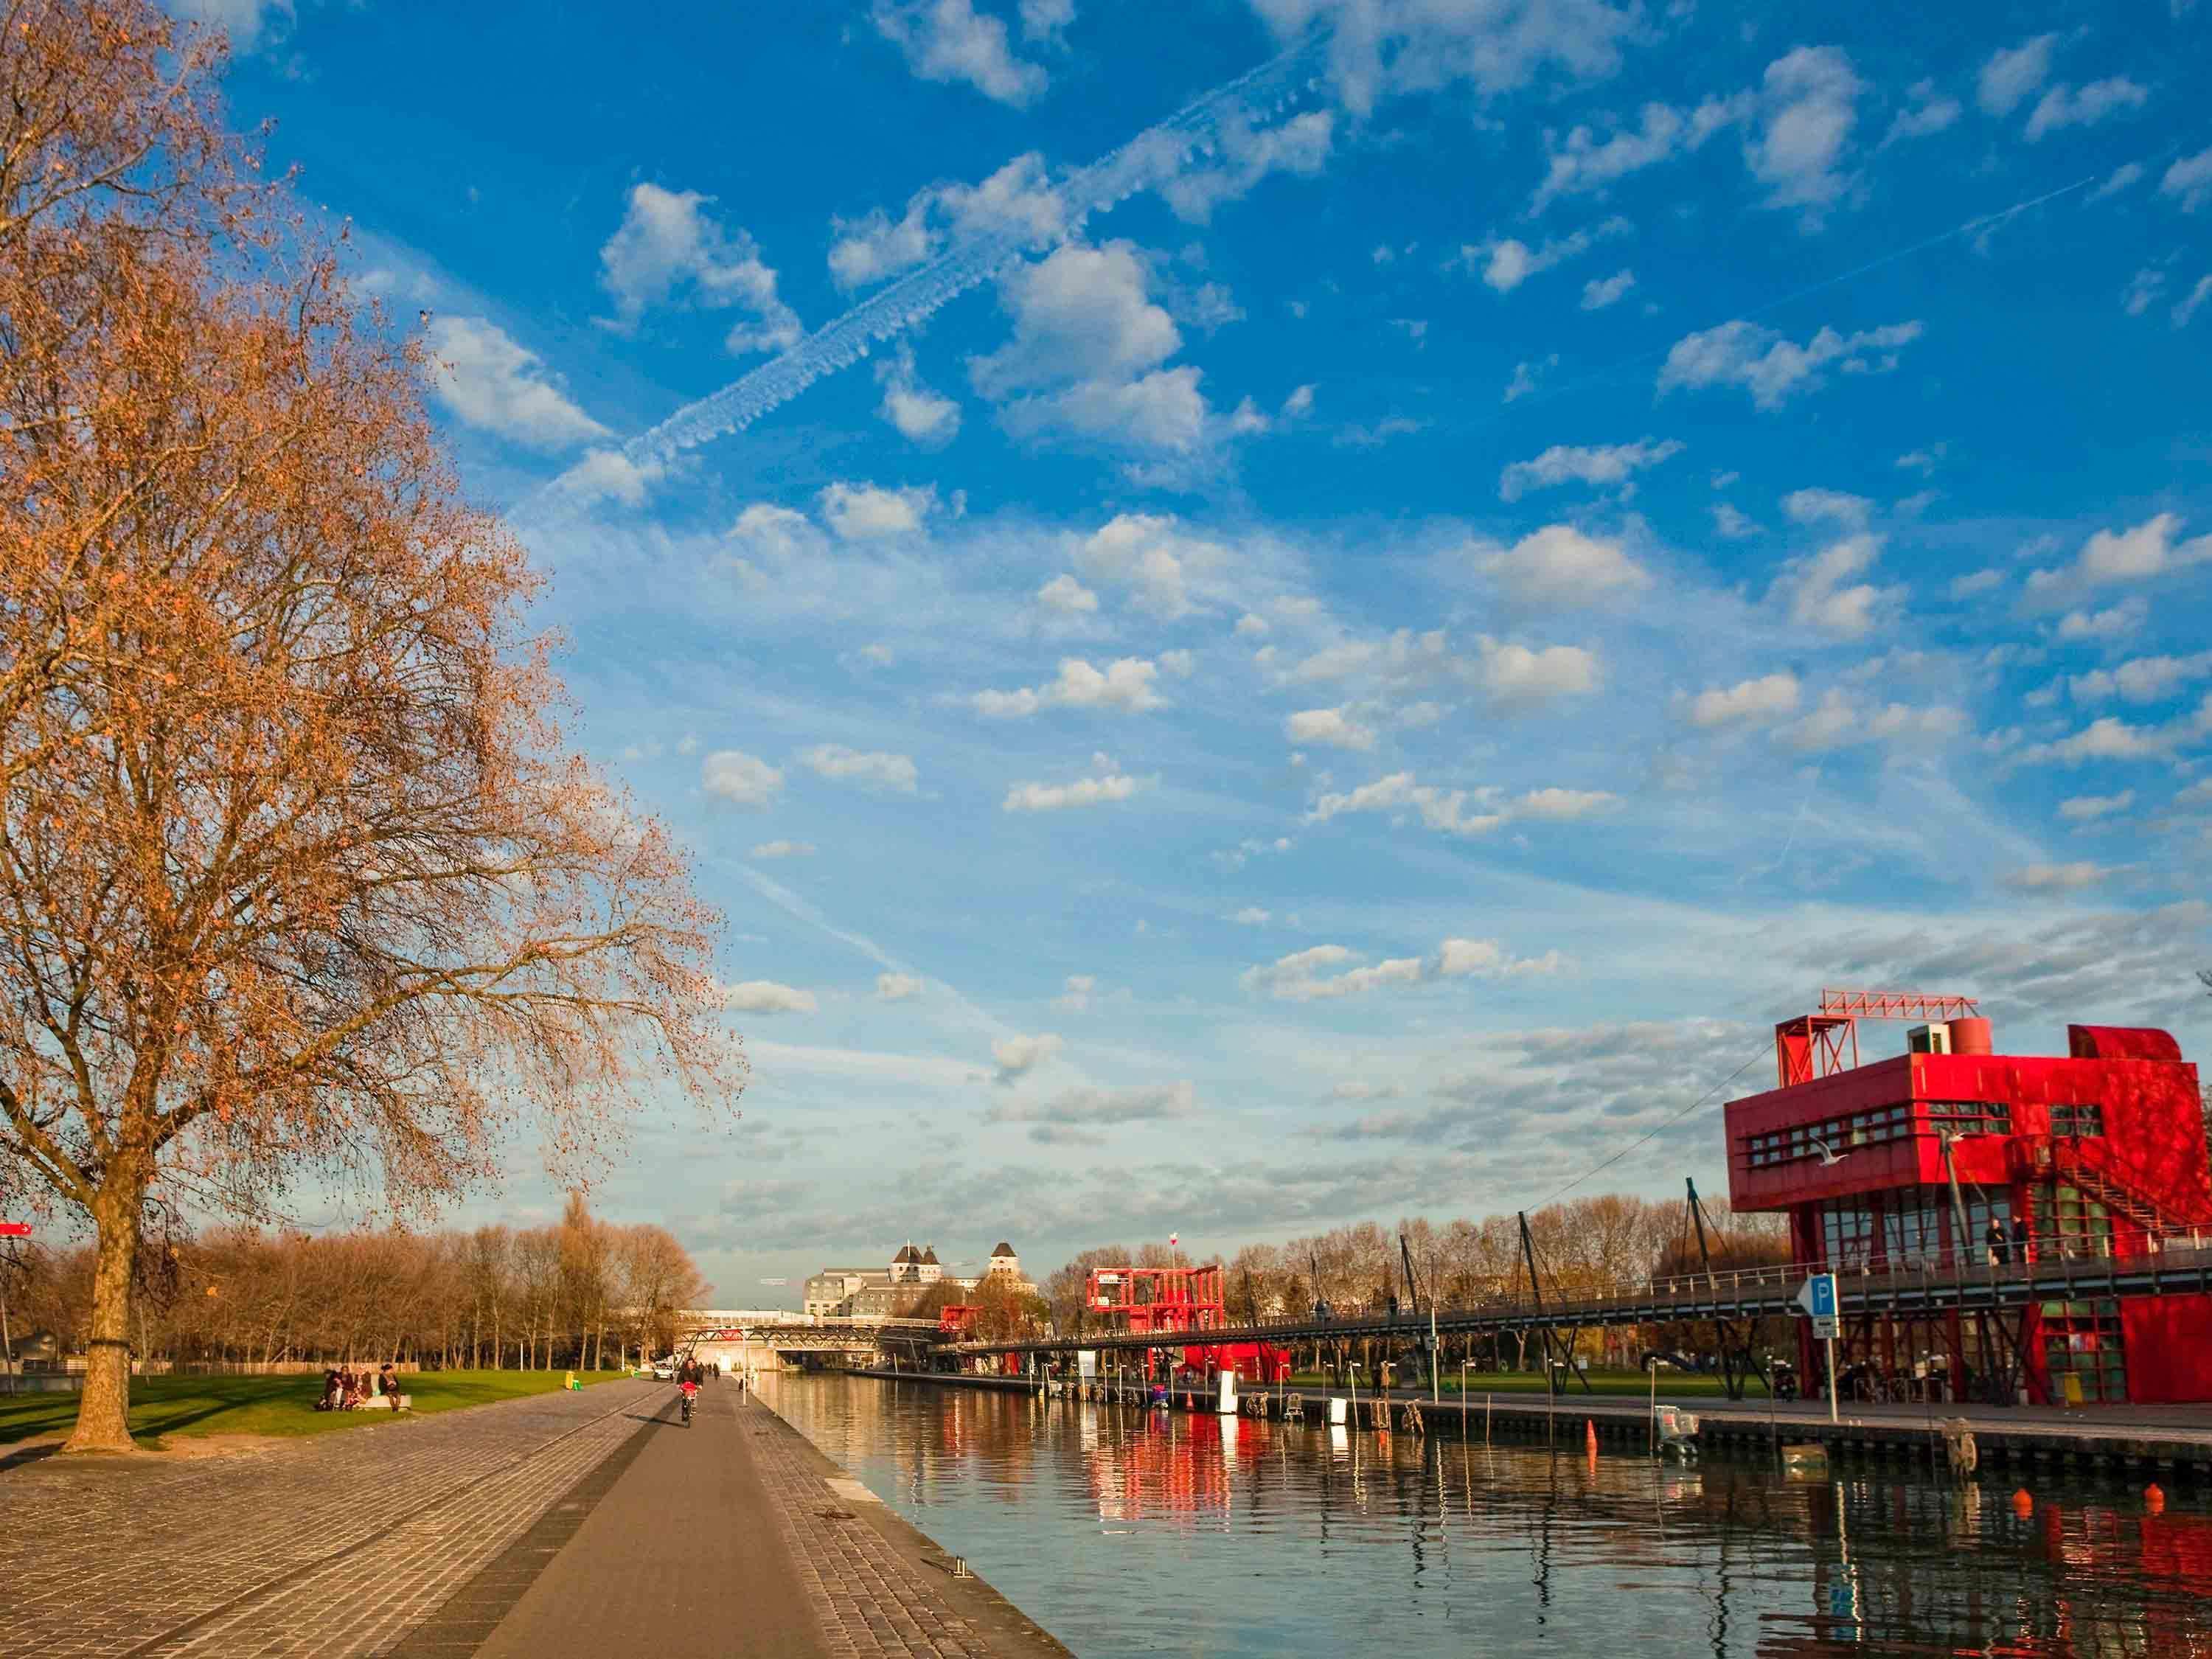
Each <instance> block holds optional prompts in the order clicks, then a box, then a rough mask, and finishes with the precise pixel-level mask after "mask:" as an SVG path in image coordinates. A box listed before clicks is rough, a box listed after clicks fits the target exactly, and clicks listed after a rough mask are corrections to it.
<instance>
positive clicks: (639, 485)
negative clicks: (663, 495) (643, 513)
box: [554, 449, 668, 507]
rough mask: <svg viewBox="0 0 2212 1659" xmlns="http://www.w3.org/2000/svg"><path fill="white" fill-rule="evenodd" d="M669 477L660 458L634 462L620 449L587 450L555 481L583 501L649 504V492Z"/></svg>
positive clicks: (633, 505) (556, 484)
mask: <svg viewBox="0 0 2212 1659" xmlns="http://www.w3.org/2000/svg"><path fill="white" fill-rule="evenodd" d="M667 476H668V468H667V466H666V465H665V464H664V463H662V462H659V461H633V460H632V459H630V458H629V456H627V455H625V454H623V453H622V451H620V450H619V449H587V450H586V451H585V452H584V459H582V460H580V461H578V462H577V463H576V464H575V465H574V466H572V467H570V468H569V469H568V471H566V472H563V473H562V475H561V476H560V477H559V478H557V479H556V480H555V483H554V487H555V488H556V489H558V490H559V491H560V492H561V493H562V494H563V495H568V496H571V497H573V498H574V499H575V500H576V501H580V502H588V501H619V502H621V503H622V504H623V506H624V507H642V506H644V505H645V495H646V491H647V489H651V488H652V487H653V485H654V484H657V483H659V482H660V481H661V480H662V479H663V478H665V477H667Z"/></svg>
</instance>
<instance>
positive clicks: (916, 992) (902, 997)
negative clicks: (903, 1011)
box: [876, 974, 922, 1002]
mask: <svg viewBox="0 0 2212 1659" xmlns="http://www.w3.org/2000/svg"><path fill="white" fill-rule="evenodd" d="M921 991H922V982H921V980H919V979H918V978H916V977H915V975H912V974H878V975H876V999H877V1000H878V1001H879V1002H905V1001H908V1000H910V999H912V998H915V997H918V996H920V995H921Z"/></svg>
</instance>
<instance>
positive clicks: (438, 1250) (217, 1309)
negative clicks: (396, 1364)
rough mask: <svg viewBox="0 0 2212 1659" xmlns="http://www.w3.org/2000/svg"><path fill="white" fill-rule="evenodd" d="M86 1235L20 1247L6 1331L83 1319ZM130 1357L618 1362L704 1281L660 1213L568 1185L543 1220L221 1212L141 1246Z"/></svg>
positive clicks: (68, 1328)
mask: <svg viewBox="0 0 2212 1659" xmlns="http://www.w3.org/2000/svg"><path fill="white" fill-rule="evenodd" d="M94 1266H95V1262H94V1251H93V1249H92V1248H91V1247H90V1246H84V1247H82V1248H78V1249H68V1250H43V1251H30V1252H26V1253H24V1255H22V1257H21V1265H20V1267H19V1270H18V1271H17V1272H16V1273H15V1274H13V1275H11V1278H10V1282H9V1285H8V1286H7V1290H8V1299H9V1305H10V1312H11V1315H12V1316H13V1318H14V1322H15V1326H16V1332H17V1334H18V1335H19V1336H21V1334H23V1333H24V1332H25V1330H26V1329H29V1330H37V1331H44V1332H48V1333H51V1334H52V1335H53V1337H54V1338H55V1340H56V1342H57V1345H58V1346H59V1347H60V1349H61V1350H62V1351H63V1352H64V1353H70V1354H74V1353H81V1352H83V1350H84V1348H85V1346H86V1344H87V1342H88V1339H89V1337H90V1335H91V1334H92V1303H93V1280H94ZM142 1277H143V1282H142V1284H141V1286H140V1294H139V1295H138V1296H137V1297H136V1298H135V1299H134V1300H135V1311H136V1315H137V1318H136V1321H135V1328H134V1330H133V1331H132V1333H131V1346H132V1347H133V1349H134V1350H135V1351H136V1352H137V1356H138V1358H141V1359H142V1360H151V1361H155V1362H157V1363H160V1362H167V1363H168V1364H179V1365H196V1364H212V1365H216V1366H222V1367H229V1366H240V1367H259V1366H265V1365H275V1364H285V1363H287V1362H291V1363H297V1362H300V1361H314V1362H319V1363H331V1364H360V1363H364V1362H368V1363H374V1362H380V1361H383V1360H386V1359H391V1360H395V1361H406V1360H416V1361H419V1362H421V1363H422V1364H424V1365H426V1366H434V1367H438V1368H443V1369H454V1368H459V1367H483V1366H499V1365H507V1366H513V1367H518V1368H522V1369H532V1368H538V1367H546V1368H555V1367H561V1366H576V1367H579V1368H590V1367H596V1366H601V1365H605V1364H616V1365H621V1364H626V1363H627V1362H628V1360H629V1358H630V1357H631V1356H632V1355H635V1354H640V1353H648V1352H650V1353H661V1352H667V1351H668V1349H669V1348H670V1346H671V1344H672V1342H673V1340H674V1336H675V1332H676V1326H677V1320H676V1317H675V1316H676V1314H677V1312H678V1310H683V1309H687V1308H696V1307H697V1306H699V1305H700V1304H701V1302H702V1300H703V1299H704V1297H705V1296H706V1293H707V1292H706V1286H705V1283H704V1281H703V1280H702V1279H701V1278H700V1275H699V1270H698V1267H696V1264H695V1263H694V1262H693V1261H692V1260H691V1257H690V1254H689V1253H688V1252H686V1251H685V1249H684V1247H683V1245H682V1244H680V1243H678V1242H677V1240H676V1238H675V1237H674V1236H673V1235H671V1233H669V1232H668V1231H667V1230H666V1229H665V1228H662V1227H658V1226H653V1225H637V1226H621V1225H611V1224H609V1223H606V1222H603V1221H600V1220H599V1219H598V1218H595V1217H593V1216H592V1214H591V1212H589V1210H588V1209H586V1206H585V1205H584V1203H583V1201H582V1200H581V1199H580V1198H578V1197H575V1196H573V1195H572V1196H571V1197H570V1199H569V1200H568V1208H567V1210H566V1211H565V1212H564V1213H563V1214H562V1218H561V1220H560V1221H559V1223H557V1224H556V1225H552V1226H546V1227H522V1228H517V1227H507V1226H491V1227H479V1228H477V1229H476V1230H475V1231H468V1232H462V1231H449V1232H434V1233H406V1232H397V1231H355V1232H343V1233H329V1234H323V1235H319V1236H318V1235H312V1234H307V1233H303V1232H266V1231H261V1230H259V1229H257V1228H251V1227H233V1228H224V1229H221V1230H217V1231H209V1232H205V1233H202V1234H199V1235H197V1236H196V1237H181V1238H179V1239H176V1240H174V1241H172V1242H170V1243H167V1245H165V1246H164V1247H162V1248H161V1249H160V1250H158V1251H156V1252H149V1271H148V1272H147V1273H145V1274H144V1275H143V1276H142Z"/></svg>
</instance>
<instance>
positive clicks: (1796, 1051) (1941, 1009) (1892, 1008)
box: [1774, 990, 1981, 1089]
mask: <svg viewBox="0 0 2212 1659" xmlns="http://www.w3.org/2000/svg"><path fill="white" fill-rule="evenodd" d="M1980 1012H1981V1010H1980V1008H1979V1007H1978V1006H1977V1005H1976V1003H1975V1001H1974V999H1973V998H1972V997H1954V996H1936V995H1932V994H1929V993H1927V992H1924V991H1837V990H1823V991H1822V992H1821V993H1820V1007H1819V1008H1818V1009H1816V1010H1814V1012H1812V1013H1809V1014H1800V1015H1798V1016H1797V1017H1796V1018H1795V1019H1785V1020H1784V1021H1782V1022H1781V1023H1780V1024H1778V1025H1777V1026H1776V1027H1775V1028H1774V1070H1775V1076H1776V1079H1777V1082H1778V1086H1780V1087H1782V1088H1784V1089H1787V1088H1790V1087H1792V1086H1794V1085H1796V1084H1800V1083H1810V1082H1812V1081H1813V1079H1815V1078H1823V1077H1831V1076H1832V1075H1834V1074H1835V1073H1838V1072H1845V1071H1850V1070H1853V1069H1855V1068H1856V1067H1857V1065H1858V1063H1859V1024H1858V1023H1859V1021H1861V1020H1863V1019H1924V1020H1946V1021H1948V1020H1954V1019H1973V1018H1978V1016H1979V1014H1980ZM1846 1052H1848V1053H1849V1054H1850V1059H1849V1060H1845V1058H1844V1055H1845V1054H1846Z"/></svg>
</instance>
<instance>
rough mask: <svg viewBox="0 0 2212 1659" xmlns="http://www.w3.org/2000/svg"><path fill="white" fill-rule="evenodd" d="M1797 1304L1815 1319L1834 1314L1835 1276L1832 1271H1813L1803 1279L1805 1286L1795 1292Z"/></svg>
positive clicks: (1831, 1317) (1831, 1316)
mask: <svg viewBox="0 0 2212 1659" xmlns="http://www.w3.org/2000/svg"><path fill="white" fill-rule="evenodd" d="M1797 1305H1798V1306H1799V1307H1801V1308H1802V1309H1803V1310H1805V1311H1806V1312H1807V1313H1808V1314H1810V1315H1812V1316H1813V1317H1814V1318H1815V1319H1824V1320H1826V1319H1833V1318H1834V1317H1835V1316H1836V1276H1835V1274H1833V1273H1814V1275H1813V1276H1812V1277H1811V1278H1810V1279H1807V1280H1806V1281H1805V1288H1804V1289H1802V1290H1801V1291H1798V1292H1797Z"/></svg>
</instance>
